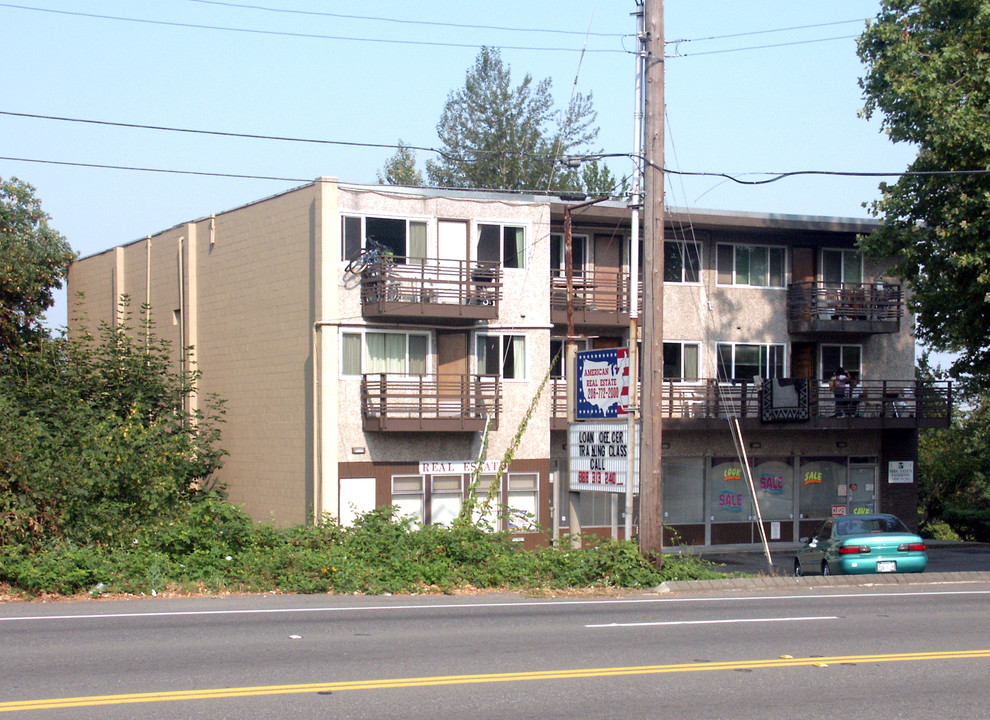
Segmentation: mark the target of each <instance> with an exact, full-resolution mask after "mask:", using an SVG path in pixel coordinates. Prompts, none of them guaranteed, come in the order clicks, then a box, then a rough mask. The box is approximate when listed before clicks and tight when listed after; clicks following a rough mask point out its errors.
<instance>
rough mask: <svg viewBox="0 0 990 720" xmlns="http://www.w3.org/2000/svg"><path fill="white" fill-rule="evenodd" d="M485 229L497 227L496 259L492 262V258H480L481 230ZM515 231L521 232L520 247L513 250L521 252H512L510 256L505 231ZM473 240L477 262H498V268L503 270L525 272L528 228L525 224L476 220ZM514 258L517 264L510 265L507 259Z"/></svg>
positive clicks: (527, 251)
mask: <svg viewBox="0 0 990 720" xmlns="http://www.w3.org/2000/svg"><path fill="white" fill-rule="evenodd" d="M485 227H497V228H498V259H497V260H493V259H492V258H484V259H482V257H481V242H482V233H483V232H484V230H483V228H485ZM510 228H512V229H516V230H520V231H521V232H522V247H521V248H515V250H517V251H518V250H521V252H514V253H512V255H511V256H510V254H509V253H508V251H507V249H506V242H505V240H506V230H508V229H510ZM474 232H475V235H474V236H475V238H477V240H476V242H475V243H474V254H475V260H477V261H479V262H498V264H499V266H500V267H501V268H502V269H503V270H526V269H527V267H528V265H529V263H528V262H527V260H528V258H527V257H526V256H527V255H528V254H529V226H528V225H526V224H525V223H517V222H509V221H499V220H476V221H475V223H474ZM510 257H515V258H516V260H517V262H518V264H517V265H510V264H509V258H510Z"/></svg>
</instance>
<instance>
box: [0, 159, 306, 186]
mask: <svg viewBox="0 0 990 720" xmlns="http://www.w3.org/2000/svg"><path fill="white" fill-rule="evenodd" d="M0 160H9V161H11V162H26V163H38V164H41V165H62V166H66V167H82V168H96V169H99V170H129V171H133V172H150V173H166V174H170V175H199V176H203V177H219V178H229V179H237V180H277V181H279V182H299V183H308V182H312V181H313V178H288V177H276V176H271V175H239V174H236V173H220V172H205V171H200V170H169V169H167V168H149V167H136V166H133V165H104V164H101V163H83V162H69V161H67V160H39V159H36V158H20V157H4V156H0Z"/></svg>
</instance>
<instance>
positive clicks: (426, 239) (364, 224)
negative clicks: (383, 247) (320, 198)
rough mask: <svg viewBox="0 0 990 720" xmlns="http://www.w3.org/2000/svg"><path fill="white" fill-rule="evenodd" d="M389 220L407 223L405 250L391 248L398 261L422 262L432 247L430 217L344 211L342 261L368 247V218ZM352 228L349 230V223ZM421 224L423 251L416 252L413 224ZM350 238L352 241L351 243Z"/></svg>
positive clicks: (341, 246)
mask: <svg viewBox="0 0 990 720" xmlns="http://www.w3.org/2000/svg"><path fill="white" fill-rule="evenodd" d="M369 219H371V220H388V221H396V222H397V221H402V222H404V223H405V238H404V244H405V247H404V248H403V252H401V253H400V252H396V248H390V249H391V250H392V251H393V253H394V254H395V257H396V258H397V261H398V262H400V263H405V262H407V259H408V262H410V263H416V262H417V261H419V263H418V264H422V262H423V261H425V260H426V259H427V258H428V257H429V248H430V219H429V218H426V217H417V216H409V215H371V214H361V213H348V212H342V213H341V214H340V262H342V263H346V262H350V260H351V258H352V257H354V256H355V255H357V254H358V253H359V252H361V251H362V250H364V249H365V248H366V247H367V241H368V220H369ZM355 221H357V222H358V223H359V224H358V232H359V234H360V237H359V243H358V246H357V247H354V243H353V234H352V233H353V232H354V230H353V224H354V222H355ZM349 224H350V225H351V226H352V228H351V229H350V230H349V229H348V225H349ZM413 225H419V226H422V228H423V235H422V244H423V248H422V253H420V252H419V249H418V248H417V249H416V250H417V252H416V253H415V254H414V253H413V249H412V248H411V247H410V246H411V244H412V242H413V231H412V226H413ZM349 240H350V241H351V242H350V243H349Z"/></svg>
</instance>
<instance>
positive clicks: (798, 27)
mask: <svg viewBox="0 0 990 720" xmlns="http://www.w3.org/2000/svg"><path fill="white" fill-rule="evenodd" d="M202 1H203V0H194V2H202ZM865 22H867V19H866V18H858V19H856V20H837V21H835V22H827V23H815V24H814V25H794V26H792V27H786V28H773V29H771V30H750V31H749V32H741V33H731V34H729V35H709V36H708V37H700V38H681V39H678V40H667V41H666V43H665V44H666V45H677V44H678V43H689V42H707V41H709V40H731V39H733V38H740V37H751V36H753V35H769V34H771V33H781V32H794V31H795V30H817V29H818V28H823V27H834V26H835V25H852V24H853V23H865Z"/></svg>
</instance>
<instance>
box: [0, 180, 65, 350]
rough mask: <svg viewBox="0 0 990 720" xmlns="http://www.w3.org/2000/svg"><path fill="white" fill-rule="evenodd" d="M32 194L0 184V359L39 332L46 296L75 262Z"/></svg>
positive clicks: (17, 184)
mask: <svg viewBox="0 0 990 720" xmlns="http://www.w3.org/2000/svg"><path fill="white" fill-rule="evenodd" d="M34 192H35V190H34V188H33V187H32V186H31V185H29V184H28V183H25V182H22V181H20V180H18V179H17V178H11V179H9V180H4V179H3V178H0V355H3V354H5V353H6V352H8V351H9V350H11V349H12V348H17V347H19V346H21V345H22V344H23V343H24V342H26V341H28V340H30V339H32V338H36V337H37V336H38V335H39V334H40V333H42V332H43V330H42V318H43V315H44V312H45V311H46V310H47V309H48V308H50V307H51V306H52V303H53V302H54V301H53V298H52V290H53V289H54V288H60V287H62V281H63V280H65V278H66V276H67V274H68V272H69V264H70V263H71V262H72V261H73V260H74V259H75V253H74V252H73V251H72V248H71V247H69V243H68V242H66V240H65V238H63V237H62V236H61V235H60V234H59V233H58V232H57V231H56V230H55V229H54V228H52V227H50V226H49V225H48V221H49V219H50V218H49V217H48V215H47V214H45V212H44V211H42V209H41V201H40V200H38V199H37V198H36V197H35V195H34Z"/></svg>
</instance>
